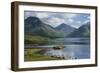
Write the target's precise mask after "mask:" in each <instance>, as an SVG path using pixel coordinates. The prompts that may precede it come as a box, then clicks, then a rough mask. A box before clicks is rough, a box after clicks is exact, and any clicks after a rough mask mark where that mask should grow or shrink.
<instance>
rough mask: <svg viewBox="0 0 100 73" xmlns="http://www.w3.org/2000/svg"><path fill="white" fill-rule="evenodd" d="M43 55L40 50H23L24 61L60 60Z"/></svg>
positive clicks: (42, 51)
mask: <svg viewBox="0 0 100 73" xmlns="http://www.w3.org/2000/svg"><path fill="white" fill-rule="evenodd" d="M43 53H44V50H42V49H25V51H24V61H43V60H60V58H56V57H50V56H46V55H44V54H43Z"/></svg>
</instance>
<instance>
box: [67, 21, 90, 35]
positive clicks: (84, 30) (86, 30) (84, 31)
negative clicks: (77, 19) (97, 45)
mask: <svg viewBox="0 0 100 73" xmlns="http://www.w3.org/2000/svg"><path fill="white" fill-rule="evenodd" d="M89 36H90V22H88V23H86V24H84V25H82V26H81V27H79V28H78V29H76V30H75V31H73V32H72V33H71V34H69V35H68V37H89Z"/></svg>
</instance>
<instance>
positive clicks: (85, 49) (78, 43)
mask: <svg viewBox="0 0 100 73" xmlns="http://www.w3.org/2000/svg"><path fill="white" fill-rule="evenodd" d="M52 42H53V43H50V44H49V45H44V46H38V47H41V48H47V47H49V48H50V49H49V50H48V51H47V52H46V53H45V54H46V55H51V56H52V55H53V56H64V58H65V59H87V58H90V40H89V38H57V39H53V40H52ZM59 44H63V45H64V49H63V50H56V51H55V50H53V49H52V47H54V46H57V45H59ZM31 47H34V46H32V45H31ZM35 47H36V46H35Z"/></svg>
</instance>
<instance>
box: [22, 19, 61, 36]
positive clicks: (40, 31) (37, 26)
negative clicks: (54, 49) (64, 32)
mask: <svg viewBox="0 0 100 73" xmlns="http://www.w3.org/2000/svg"><path fill="white" fill-rule="evenodd" d="M24 22H25V27H24V29H25V34H30V35H35V36H42V37H49V38H55V37H60V36H61V33H60V32H57V31H56V30H55V29H54V28H53V27H51V26H50V25H48V24H45V23H43V22H42V21H41V20H40V19H39V18H38V17H28V18H27V19H25V20H24Z"/></svg>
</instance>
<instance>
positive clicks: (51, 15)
mask: <svg viewBox="0 0 100 73" xmlns="http://www.w3.org/2000/svg"><path fill="white" fill-rule="evenodd" d="M30 16H36V17H38V18H40V20H41V21H43V22H44V23H46V24H49V25H51V26H53V27H57V26H58V25H60V24H62V23H65V24H68V25H70V26H72V27H75V28H78V27H80V26H81V25H83V23H86V22H88V21H90V15H85V14H84V15H83V14H77V13H65V12H63V13H60V12H39V11H25V19H26V18H27V17H30Z"/></svg>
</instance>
